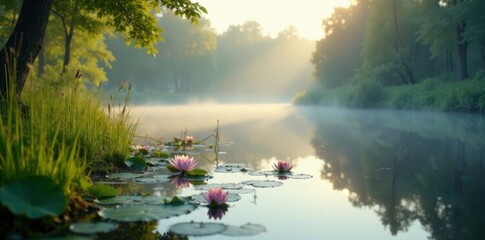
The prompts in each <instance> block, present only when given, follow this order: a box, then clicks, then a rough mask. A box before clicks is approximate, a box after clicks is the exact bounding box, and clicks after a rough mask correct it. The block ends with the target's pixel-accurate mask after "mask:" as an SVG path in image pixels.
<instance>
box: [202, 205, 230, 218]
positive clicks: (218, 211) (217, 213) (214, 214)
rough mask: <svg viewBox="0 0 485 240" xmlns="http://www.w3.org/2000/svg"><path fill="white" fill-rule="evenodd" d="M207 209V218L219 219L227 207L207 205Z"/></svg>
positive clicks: (224, 213)
mask: <svg viewBox="0 0 485 240" xmlns="http://www.w3.org/2000/svg"><path fill="white" fill-rule="evenodd" d="M208 209H209V210H207V216H209V219H214V220H220V219H222V217H224V215H226V212H227V207H209V208H208Z"/></svg>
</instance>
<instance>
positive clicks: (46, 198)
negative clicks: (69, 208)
mask: <svg viewBox="0 0 485 240" xmlns="http://www.w3.org/2000/svg"><path fill="white" fill-rule="evenodd" d="M0 203H2V204H3V205H4V206H5V207H7V208H8V209H9V210H10V211H11V212H12V213H13V214H15V215H25V216H27V217H28V218H31V219H38V218H42V217H48V216H50V217H55V216H57V215H60V214H61V213H63V212H64V209H65V207H66V204H67V201H66V196H65V193H64V190H63V189H62V186H61V185H59V184H58V183H56V182H55V181H54V180H52V178H51V177H47V176H28V177H24V178H18V179H16V180H14V181H11V182H9V183H7V184H5V185H3V186H2V187H1V188H0Z"/></svg>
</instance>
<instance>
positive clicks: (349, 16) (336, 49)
mask: <svg viewBox="0 0 485 240" xmlns="http://www.w3.org/2000/svg"><path fill="white" fill-rule="evenodd" d="M368 12H369V6H368V3H366V2H365V1H359V3H358V4H357V5H353V6H350V7H349V8H337V9H335V11H334V13H333V14H332V16H330V17H329V18H327V19H325V20H324V26H325V34H326V36H325V38H324V39H321V40H320V41H318V42H317V46H316V50H315V52H314V53H313V56H312V63H313V64H314V66H315V77H316V80H317V81H318V82H319V83H320V84H322V86H325V87H326V88H334V87H337V86H341V85H344V84H348V83H349V82H350V80H351V79H352V75H353V74H354V71H355V70H356V69H357V68H358V67H359V66H360V65H361V64H362V58H361V56H360V54H356V53H359V52H361V51H362V47H363V46H362V42H363V41H364V31H365V24H366V20H367V15H368Z"/></svg>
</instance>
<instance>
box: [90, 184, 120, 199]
mask: <svg viewBox="0 0 485 240" xmlns="http://www.w3.org/2000/svg"><path fill="white" fill-rule="evenodd" d="M88 192H89V193H91V194H93V195H94V196H95V197H97V198H98V199H101V198H110V197H114V196H116V189H115V188H114V187H112V186H110V185H106V184H96V185H93V186H91V187H89V188H88Z"/></svg>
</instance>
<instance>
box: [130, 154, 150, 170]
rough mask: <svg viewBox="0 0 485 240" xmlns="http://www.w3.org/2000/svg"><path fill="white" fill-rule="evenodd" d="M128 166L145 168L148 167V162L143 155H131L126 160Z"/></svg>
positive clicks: (139, 168) (138, 168)
mask: <svg viewBox="0 0 485 240" xmlns="http://www.w3.org/2000/svg"><path fill="white" fill-rule="evenodd" d="M125 164H126V166H128V167H129V168H131V169H136V170H145V169H146V167H147V162H146V161H145V160H144V159H143V158H141V157H131V158H128V159H126V160H125Z"/></svg>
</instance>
